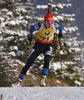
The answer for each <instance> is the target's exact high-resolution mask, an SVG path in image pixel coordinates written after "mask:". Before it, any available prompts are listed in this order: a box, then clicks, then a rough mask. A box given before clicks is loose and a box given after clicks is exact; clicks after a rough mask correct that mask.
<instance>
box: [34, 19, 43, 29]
mask: <svg viewBox="0 0 84 100" xmlns="http://www.w3.org/2000/svg"><path fill="white" fill-rule="evenodd" d="M42 23H43V22H41V21H40V22H37V23H35V25H34V28H35V29H37V30H38V29H39V28H40V27H41V24H42Z"/></svg>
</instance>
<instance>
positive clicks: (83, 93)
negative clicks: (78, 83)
mask: <svg viewBox="0 0 84 100" xmlns="http://www.w3.org/2000/svg"><path fill="white" fill-rule="evenodd" d="M0 100H84V87H18V88H8V87H7V88H3V87H1V88H0Z"/></svg>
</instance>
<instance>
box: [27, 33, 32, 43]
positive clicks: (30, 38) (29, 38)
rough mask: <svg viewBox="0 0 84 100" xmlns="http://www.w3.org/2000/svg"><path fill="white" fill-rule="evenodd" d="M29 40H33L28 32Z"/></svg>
mask: <svg viewBox="0 0 84 100" xmlns="http://www.w3.org/2000/svg"><path fill="white" fill-rule="evenodd" d="M28 40H29V41H30V42H31V41H32V37H31V36H30V35H29V34H28Z"/></svg>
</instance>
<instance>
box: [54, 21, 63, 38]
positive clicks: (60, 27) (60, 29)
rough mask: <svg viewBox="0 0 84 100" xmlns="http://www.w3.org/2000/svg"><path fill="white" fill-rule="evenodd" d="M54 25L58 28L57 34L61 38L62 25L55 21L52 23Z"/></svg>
mask: <svg viewBox="0 0 84 100" xmlns="http://www.w3.org/2000/svg"><path fill="white" fill-rule="evenodd" d="M54 25H55V28H56V29H59V34H58V36H59V38H61V37H62V26H61V25H60V24H58V23H56V22H55V23H54Z"/></svg>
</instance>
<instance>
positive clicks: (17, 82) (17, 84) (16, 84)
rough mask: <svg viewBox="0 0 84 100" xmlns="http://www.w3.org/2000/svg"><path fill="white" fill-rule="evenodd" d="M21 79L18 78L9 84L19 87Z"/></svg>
mask: <svg viewBox="0 0 84 100" xmlns="http://www.w3.org/2000/svg"><path fill="white" fill-rule="evenodd" d="M21 81H22V79H20V78H19V79H18V80H17V81H15V82H14V83H12V85H11V86H12V87H20V86H21V85H20V84H21Z"/></svg>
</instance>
